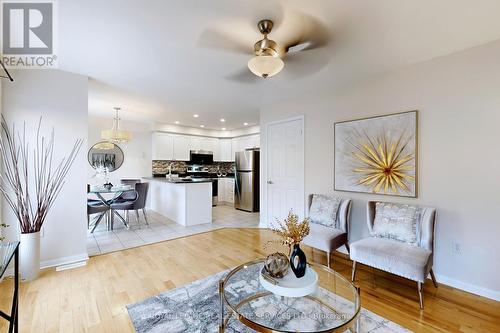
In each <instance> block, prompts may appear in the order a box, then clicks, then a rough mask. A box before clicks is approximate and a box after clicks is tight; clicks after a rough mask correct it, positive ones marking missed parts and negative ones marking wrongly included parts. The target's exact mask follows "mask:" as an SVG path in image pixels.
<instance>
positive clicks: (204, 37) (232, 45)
mask: <svg viewBox="0 0 500 333" xmlns="http://www.w3.org/2000/svg"><path fill="white" fill-rule="evenodd" d="M197 45H198V46H199V47H203V48H210V49H216V50H222V51H229V52H234V53H239V54H252V46H253V45H248V43H244V42H242V41H240V40H238V39H236V38H234V37H232V36H229V35H227V34H225V33H222V32H219V31H216V30H213V29H207V30H205V31H203V33H202V34H201V35H200V37H199V38H198V42H197Z"/></svg>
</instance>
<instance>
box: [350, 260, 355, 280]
mask: <svg viewBox="0 0 500 333" xmlns="http://www.w3.org/2000/svg"><path fill="white" fill-rule="evenodd" d="M355 278H356V262H355V261H353V262H352V275H351V281H352V282H354V279H355Z"/></svg>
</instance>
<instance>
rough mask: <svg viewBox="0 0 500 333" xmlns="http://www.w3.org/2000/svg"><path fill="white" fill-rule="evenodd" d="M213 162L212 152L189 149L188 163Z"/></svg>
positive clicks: (203, 163) (202, 163)
mask: <svg viewBox="0 0 500 333" xmlns="http://www.w3.org/2000/svg"><path fill="white" fill-rule="evenodd" d="M213 163H214V153H212V152H211V151H207V150H190V151H189V164H197V165H205V164H213Z"/></svg>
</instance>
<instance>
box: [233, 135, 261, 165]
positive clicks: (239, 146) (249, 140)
mask: <svg viewBox="0 0 500 333" xmlns="http://www.w3.org/2000/svg"><path fill="white" fill-rule="evenodd" d="M251 148H260V135H259V134H253V135H247V136H241V137H237V138H233V139H231V150H232V152H231V156H232V157H233V161H234V157H235V153H236V152H238V151H243V150H245V149H251Z"/></svg>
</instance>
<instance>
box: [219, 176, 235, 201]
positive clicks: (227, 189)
mask: <svg viewBox="0 0 500 333" xmlns="http://www.w3.org/2000/svg"><path fill="white" fill-rule="evenodd" d="M218 182H219V184H218V185H219V186H218V193H217V195H218V197H219V201H220V202H226V203H230V204H233V203H234V178H219V179H218Z"/></svg>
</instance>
